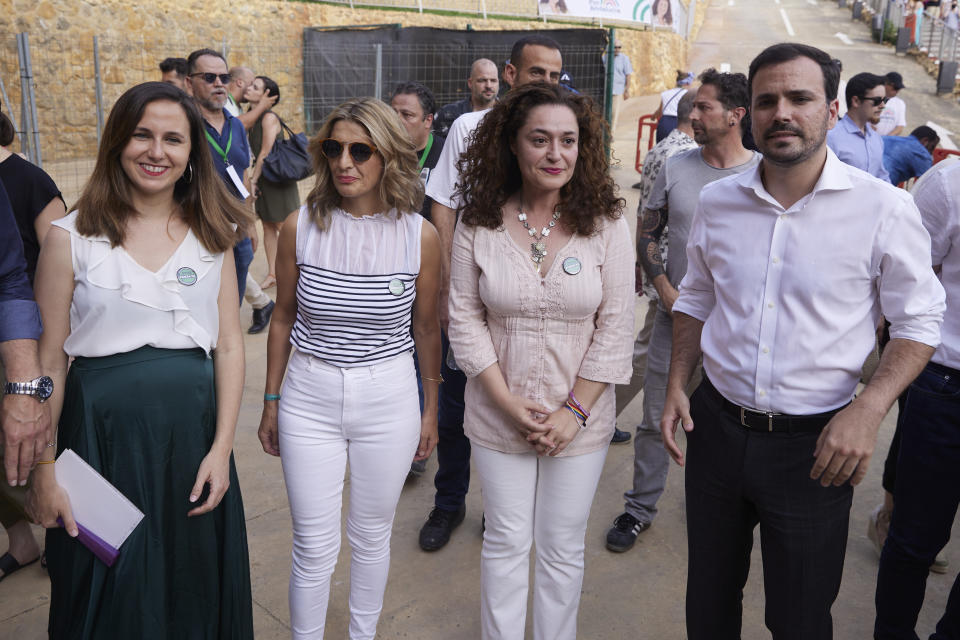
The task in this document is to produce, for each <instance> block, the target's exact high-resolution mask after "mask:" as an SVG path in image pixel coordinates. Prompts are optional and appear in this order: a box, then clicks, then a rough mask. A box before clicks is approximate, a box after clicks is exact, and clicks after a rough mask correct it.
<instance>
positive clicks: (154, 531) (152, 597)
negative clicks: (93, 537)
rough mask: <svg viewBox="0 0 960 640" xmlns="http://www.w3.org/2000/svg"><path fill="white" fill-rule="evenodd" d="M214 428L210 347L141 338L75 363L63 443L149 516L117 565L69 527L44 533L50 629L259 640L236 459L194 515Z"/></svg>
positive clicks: (144, 638) (71, 633) (64, 634)
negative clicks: (219, 490) (206, 507)
mask: <svg viewBox="0 0 960 640" xmlns="http://www.w3.org/2000/svg"><path fill="white" fill-rule="evenodd" d="M215 427H216V403H215V392H214V382H213V362H212V361H211V360H210V359H209V358H207V357H206V355H205V354H204V352H203V351H202V350H201V349H189V350H176V349H155V348H153V347H142V348H140V349H137V350H135V351H131V352H129V353H120V354H116V355H112V356H106V357H101V358H77V359H75V360H74V362H73V364H72V365H71V366H70V371H69V373H68V375H67V381H66V387H65V398H64V404H63V411H62V414H61V417H60V423H59V427H58V434H59V435H58V439H57V447H58V452H59V451H62V450H63V449H67V448H69V449H73V450H74V451H75V452H76V453H77V454H78V455H79V456H80V457H81V458H83V459H84V460H86V461H87V462H88V463H89V464H90V465H91V466H92V467H93V468H94V469H96V470H97V471H98V472H100V473H101V474H102V475H103V476H104V477H105V478H106V479H107V480H109V481H110V482H111V483H112V484H113V485H114V486H115V487H117V489H119V490H120V491H121V492H122V493H123V494H124V495H125V496H127V498H129V499H130V501H131V502H133V504H134V505H136V506H137V507H138V508H139V509H140V510H141V511H143V513H144V514H145V517H144V519H143V520H142V521H141V522H140V524H139V525H137V528H136V529H135V530H134V531H133V533H132V534H130V537H129V538H127V540H126V542H124V544H123V546H122V547H121V548H120V557H119V558H118V559H117V561H116V563H115V564H114V565H113V566H112V567H107V566H106V565H104V564H103V563H102V562H101V561H100V560H98V559H97V558H96V557H95V556H94V555H93V554H92V553H91V552H89V551H88V550H87V549H86V547H84V546H83V545H82V544H80V543H79V542H77V541H76V540H74V539H73V538H70V537H69V536H68V535H67V534H66V533H65V532H64V530H63V529H49V530H48V531H47V547H46V548H47V563H48V568H49V572H50V582H51V595H50V629H49V630H50V637H51V638H55V639H60V638H70V639H74V638H76V639H88V638H89V639H95V640H100V639H107V638H117V639H119V638H123V639H125V640H128V639H133V638H136V639H138V640H161V639H162V640H167V639H170V640H173V639H175V640H194V639H196V640H214V639H217V640H226V639H231V640H234V639H244V640H246V639H249V638H253V615H252V610H251V597H250V563H249V558H248V556H247V534H246V526H245V524H244V514H243V501H242V499H241V497H240V486H239V483H238V482H237V473H236V468H235V466H234V463H233V457H232V456H231V459H230V488H229V490H228V491H227V493H226V495H225V496H224V497H223V500H222V501H221V503H220V504H219V506H217V508H216V509H214V510H213V511H211V512H210V513H206V514H203V515H200V516H194V517H191V518H188V517H187V512H188V511H189V510H190V509H192V508H193V507H194V506H195V505H193V504H191V503H190V502H189V497H190V490H191V488H192V487H193V483H194V482H195V480H196V474H197V469H198V468H199V466H200V462H201V460H202V459H203V457H204V456H205V455H206V454H207V452H208V451H209V449H210V446H211V444H212V443H213V438H214V432H215ZM204 499H206V492H204V494H203V495H202V496H201V501H202V500H204Z"/></svg>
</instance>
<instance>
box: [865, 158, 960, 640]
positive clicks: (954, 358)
mask: <svg viewBox="0 0 960 640" xmlns="http://www.w3.org/2000/svg"><path fill="white" fill-rule="evenodd" d="M913 197H914V200H915V202H916V203H917V207H918V208H919V209H920V215H921V216H923V226H924V227H926V229H927V231H928V232H929V233H930V238H931V241H932V251H931V260H930V264H931V265H933V268H934V269H935V270H936V271H939V272H940V281H941V282H942V284H943V287H944V289H946V292H947V309H948V310H949V313H947V315H946V316H945V317H944V321H943V327H942V330H941V338H942V341H941V344H940V347H939V348H938V349H937V352H936V353H935V354H933V357H932V358H931V359H930V362H929V364H927V366H926V368H925V369H924V370H923V372H922V373H921V374H920V375H919V376H918V377H917V379H916V380H914V381H913V384H911V385H910V388H909V389H907V393H906V399H905V402H904V406H903V412H902V413H901V414H900V418H899V424H898V425H897V428H898V429H899V430H900V456H899V460H898V464H897V479H896V484H895V486H894V504H895V505H896V509H895V510H894V512H893V518H892V520H891V522H890V533H889V535H888V536H887V541H886V544H885V545H884V547H883V553H882V554H881V556H880V574H879V575H878V576H877V598H876V606H877V619H876V624H875V627H874V637H875V638H880V639H887V638H890V639H899V638H910V639H913V638H916V637H917V634H916V630H915V627H916V625H917V615H918V614H919V613H920V608H921V607H922V606H923V595H924V589H925V587H926V583H927V569H928V567H930V566H931V563H932V562H933V559H934V558H936V556H937V553H939V552H940V550H941V549H943V547H944V546H945V545H946V544H947V541H948V540H949V539H950V529H951V527H952V526H953V521H954V518H955V517H956V515H957V504H958V502H960V455H958V452H960V313H958V309H960V162H941V163H939V164H937V166H935V167H934V168H933V169H931V170H930V171H928V172H927V173H926V174H925V175H924V176H923V178H922V179H921V180H920V181H919V182H918V183H917V185H916V187H915V188H914V190H913ZM958 590H960V580H955V581H954V584H953V591H952V592H951V594H950V598H949V599H948V600H947V608H946V611H945V612H944V614H943V617H942V618H941V619H940V621H939V622H938V623H937V629H936V633H935V634H933V635H932V636H930V637H931V638H936V639H942V640H945V639H946V638H957V637H960V599H958V598H957V595H958Z"/></svg>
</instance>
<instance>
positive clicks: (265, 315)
mask: <svg viewBox="0 0 960 640" xmlns="http://www.w3.org/2000/svg"><path fill="white" fill-rule="evenodd" d="M275 306H276V303H275V302H274V301H273V300H271V301H270V303H269V304H267V306H265V307H264V308H262V309H254V310H253V324H252V325H250V328H249V329H247V333H260V332H261V331H263V330H264V329H266V328H267V325H268V324H270V316H272V315H273V308H274V307H275Z"/></svg>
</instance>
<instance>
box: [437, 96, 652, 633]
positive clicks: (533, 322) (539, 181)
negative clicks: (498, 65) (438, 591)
mask: <svg viewBox="0 0 960 640" xmlns="http://www.w3.org/2000/svg"><path fill="white" fill-rule="evenodd" d="M604 131H605V127H604V122H603V119H602V117H601V116H600V114H599V113H598V111H597V109H596V106H595V105H594V103H593V101H592V100H590V99H589V98H587V97H585V96H580V95H575V94H573V93H571V92H569V91H566V90H565V89H562V88H560V87H556V86H553V85H548V84H542V83H535V84H528V85H524V86H522V87H520V88H517V89H513V90H512V91H510V93H508V94H507V95H506V96H505V98H504V99H503V100H502V101H501V102H500V103H498V104H497V105H496V106H494V107H493V109H492V110H491V111H490V112H489V113H488V114H487V115H486V116H485V117H484V119H483V121H482V122H481V123H480V126H479V128H478V129H477V131H476V133H475V137H474V138H473V141H472V142H471V144H470V147H469V148H468V150H467V152H466V153H465V154H464V155H463V156H461V160H460V172H461V173H460V176H461V187H460V193H461V195H462V202H464V203H465V204H464V206H463V208H462V210H461V218H460V224H459V225H458V226H457V230H456V234H455V236H454V241H453V256H452V263H451V270H450V273H451V275H450V334H449V335H450V345H451V347H452V349H453V351H454V353H456V354H457V364H458V365H459V366H460V368H461V369H462V370H463V372H464V373H465V374H466V375H467V378H468V380H467V390H466V409H465V415H464V423H463V426H464V431H465V433H466V434H467V436H468V437H469V438H470V442H471V447H472V449H471V450H472V456H473V460H474V461H475V463H476V468H477V473H478V474H479V476H480V483H481V486H482V489H483V502H484V515H485V517H486V528H485V530H484V533H483V551H482V554H481V576H482V583H481V628H480V637H481V638H482V639H483V640H513V639H517V640H520V639H522V638H523V637H524V625H525V618H526V610H527V589H528V585H527V583H528V572H529V555H530V547H531V544H532V543H536V562H535V571H534V589H533V603H534V604H533V611H534V620H533V637H534V639H535V640H572V639H573V638H575V637H576V633H577V610H578V607H579V604H580V590H581V586H582V583H583V560H584V536H585V534H586V529H587V518H588V517H589V514H590V505H591V504H592V502H593V496H594V494H595V493H596V489H597V483H598V481H599V480H600V472H601V471H602V469H603V462H604V459H605V458H606V454H607V448H608V447H609V445H610V438H611V436H612V435H613V430H614V424H615V422H616V408H615V407H616V401H615V396H614V385H615V384H625V383H627V382H628V381H629V380H630V375H631V357H632V349H633V335H632V334H633V330H634V326H633V304H634V295H633V284H634V274H633V263H634V250H633V246H632V244H631V240H630V231H629V229H628V228H627V223H626V221H625V220H624V219H623V216H622V213H621V212H622V208H623V204H624V203H623V199H621V198H618V197H617V195H616V191H615V187H614V183H613V180H612V179H611V178H610V175H609V172H608V169H609V166H608V162H607V159H606V156H605V155H604V153H603V142H602V141H603V136H604Z"/></svg>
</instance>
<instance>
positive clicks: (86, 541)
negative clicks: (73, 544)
mask: <svg viewBox="0 0 960 640" xmlns="http://www.w3.org/2000/svg"><path fill="white" fill-rule="evenodd" d="M57 524H59V525H60V526H61V527H62V526H63V519H62V518H57ZM77 532H78V533H77V540H79V541H80V543H81V544H83V546H85V547H86V548H87V549H90V551H92V552H93V554H94V555H95V556H97V557H98V558H100V560H102V561H103V564H105V565H107V566H108V567H112V566H113V563H114V562H116V561H117V558H118V557H119V556H120V550H119V549H114V548H113V547H111V546H110V545H109V544H107V543H106V542H104V541H103V540H101V539H100V538H98V537H97V534H95V533H94V532H92V531H90V529H87V528H86V527H85V526H83V525H82V524H80V523H79V522H78V523H77Z"/></svg>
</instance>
